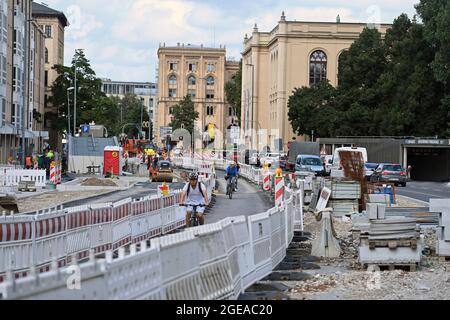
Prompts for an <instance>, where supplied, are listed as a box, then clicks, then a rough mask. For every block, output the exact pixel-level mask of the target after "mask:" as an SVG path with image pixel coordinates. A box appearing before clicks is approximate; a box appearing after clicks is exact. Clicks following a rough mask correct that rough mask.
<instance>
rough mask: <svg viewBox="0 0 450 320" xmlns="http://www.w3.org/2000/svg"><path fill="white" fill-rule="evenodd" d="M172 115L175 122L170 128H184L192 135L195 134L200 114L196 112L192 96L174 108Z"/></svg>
mask: <svg viewBox="0 0 450 320" xmlns="http://www.w3.org/2000/svg"><path fill="white" fill-rule="evenodd" d="M172 115H173V120H172V122H171V124H170V126H171V127H172V128H173V130H177V129H181V128H182V127H184V129H186V130H187V131H189V132H190V133H191V134H192V133H193V132H194V122H195V120H197V119H198V117H199V113H198V112H197V111H195V105H194V102H192V100H191V97H190V96H186V97H185V98H184V99H183V101H181V102H180V103H179V104H176V105H175V106H173V109H172Z"/></svg>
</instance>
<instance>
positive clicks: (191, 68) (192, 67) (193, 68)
mask: <svg viewBox="0 0 450 320" xmlns="http://www.w3.org/2000/svg"><path fill="white" fill-rule="evenodd" d="M196 71H197V64H195V63H189V72H196Z"/></svg>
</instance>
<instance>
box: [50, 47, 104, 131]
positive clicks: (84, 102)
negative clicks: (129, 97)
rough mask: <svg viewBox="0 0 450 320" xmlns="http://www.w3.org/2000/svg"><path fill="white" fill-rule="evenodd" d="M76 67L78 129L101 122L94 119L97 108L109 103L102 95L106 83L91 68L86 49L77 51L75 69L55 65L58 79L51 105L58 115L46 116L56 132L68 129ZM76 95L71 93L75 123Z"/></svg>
mask: <svg viewBox="0 0 450 320" xmlns="http://www.w3.org/2000/svg"><path fill="white" fill-rule="evenodd" d="M75 67H76V77H77V88H76V89H77V90H78V91H77V106H76V112H77V127H78V126H79V125H80V124H85V123H88V122H89V121H96V122H98V123H99V122H100V121H98V120H97V119H92V118H91V117H92V114H93V112H92V111H93V109H95V108H96V106H98V105H101V104H103V103H104V102H105V98H106V95H105V94H104V93H103V92H101V90H100V88H101V84H102V81H101V80H100V79H99V78H97V77H96V74H95V71H94V70H93V69H92V68H91V65H90V62H89V60H88V59H87V58H86V56H85V54H84V51H83V50H81V49H80V50H77V51H76V52H75V55H74V57H73V59H72V66H71V67H67V66H63V65H55V66H54V67H53V69H55V70H56V71H57V73H58V77H57V78H56V80H55V82H54V83H53V86H52V96H51V98H50V100H49V101H50V102H51V103H52V105H53V106H55V107H56V108H57V110H58V111H57V113H54V114H47V115H46V116H47V117H48V118H50V119H51V120H52V126H53V128H54V129H57V130H59V131H60V132H64V131H66V130H67V123H68V121H67V114H68V106H67V102H68V96H67V94H68V91H67V89H69V88H70V87H72V88H73V87H74V86H75V81H74V79H75ZM73 97H74V92H73V91H69V103H70V115H71V123H73V116H74V107H73V106H74V98H73Z"/></svg>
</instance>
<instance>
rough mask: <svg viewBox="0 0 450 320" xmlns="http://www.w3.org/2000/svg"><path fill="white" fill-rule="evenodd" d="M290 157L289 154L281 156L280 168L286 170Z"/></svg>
mask: <svg viewBox="0 0 450 320" xmlns="http://www.w3.org/2000/svg"><path fill="white" fill-rule="evenodd" d="M287 161H288V157H287V156H281V157H280V168H281V169H283V170H286V166H287Z"/></svg>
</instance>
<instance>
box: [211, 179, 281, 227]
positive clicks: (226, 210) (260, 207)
mask: <svg viewBox="0 0 450 320" xmlns="http://www.w3.org/2000/svg"><path fill="white" fill-rule="evenodd" d="M224 176H225V173H223V172H218V173H217V178H218V181H219V194H217V196H216V203H215V205H214V207H213V208H212V209H211V210H210V213H209V214H208V215H207V216H206V223H207V224H208V223H216V222H219V221H220V220H223V219H225V218H227V217H238V216H250V215H254V214H258V213H263V212H265V211H267V210H269V209H270V208H272V207H273V204H271V203H270V202H269V200H268V198H267V197H266V196H265V195H264V193H263V191H259V190H257V188H256V186H254V185H252V184H250V183H248V182H247V181H245V180H244V179H242V178H241V179H239V184H238V185H239V190H238V192H236V193H234V194H233V199H232V200H230V199H229V198H228V197H227V196H226V187H227V182H226V181H225V179H224Z"/></svg>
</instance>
